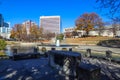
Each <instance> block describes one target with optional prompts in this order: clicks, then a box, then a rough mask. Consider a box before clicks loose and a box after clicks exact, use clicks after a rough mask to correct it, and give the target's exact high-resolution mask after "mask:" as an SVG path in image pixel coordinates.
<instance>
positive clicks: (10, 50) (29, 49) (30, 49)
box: [5, 45, 35, 56]
mask: <svg viewBox="0 0 120 80" xmlns="http://www.w3.org/2000/svg"><path fill="white" fill-rule="evenodd" d="M34 47H35V46H19V45H14V46H11V45H7V46H6V50H5V54H6V55H8V56H12V55H13V49H17V53H31V52H34Z"/></svg>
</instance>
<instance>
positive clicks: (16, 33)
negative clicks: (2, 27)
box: [10, 24, 22, 40]
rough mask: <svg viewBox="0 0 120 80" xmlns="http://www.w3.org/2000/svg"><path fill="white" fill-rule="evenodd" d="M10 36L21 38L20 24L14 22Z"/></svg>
mask: <svg viewBox="0 0 120 80" xmlns="http://www.w3.org/2000/svg"><path fill="white" fill-rule="evenodd" d="M10 37H11V38H14V39H17V40H21V39H22V25H21V24H16V25H14V27H13V29H12V31H11V36H10Z"/></svg>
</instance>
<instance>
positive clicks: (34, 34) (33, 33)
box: [29, 25, 39, 40]
mask: <svg viewBox="0 0 120 80" xmlns="http://www.w3.org/2000/svg"><path fill="white" fill-rule="evenodd" d="M29 36H30V39H31V40H37V39H39V28H38V26H37V25H33V26H31V27H30V35H29Z"/></svg>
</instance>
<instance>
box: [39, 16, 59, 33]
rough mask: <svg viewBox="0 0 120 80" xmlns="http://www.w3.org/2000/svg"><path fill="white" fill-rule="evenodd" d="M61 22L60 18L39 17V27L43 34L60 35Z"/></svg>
mask: <svg viewBox="0 0 120 80" xmlns="http://www.w3.org/2000/svg"><path fill="white" fill-rule="evenodd" d="M60 26H61V20H60V16H41V17H40V27H42V28H43V30H44V32H45V33H46V32H50V33H55V34H59V33H60Z"/></svg>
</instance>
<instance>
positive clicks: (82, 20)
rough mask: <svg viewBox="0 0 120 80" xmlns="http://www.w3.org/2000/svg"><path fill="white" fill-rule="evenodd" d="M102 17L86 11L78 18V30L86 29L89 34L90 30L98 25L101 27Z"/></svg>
mask: <svg viewBox="0 0 120 80" xmlns="http://www.w3.org/2000/svg"><path fill="white" fill-rule="evenodd" d="M100 23H102V19H101V18H100V17H99V16H98V15H97V14H96V13H84V14H82V15H81V16H80V17H79V18H78V19H77V20H76V23H75V24H76V26H77V27H76V30H84V31H86V35H87V36H88V34H89V31H90V30H93V29H94V28H96V27H100Z"/></svg>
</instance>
